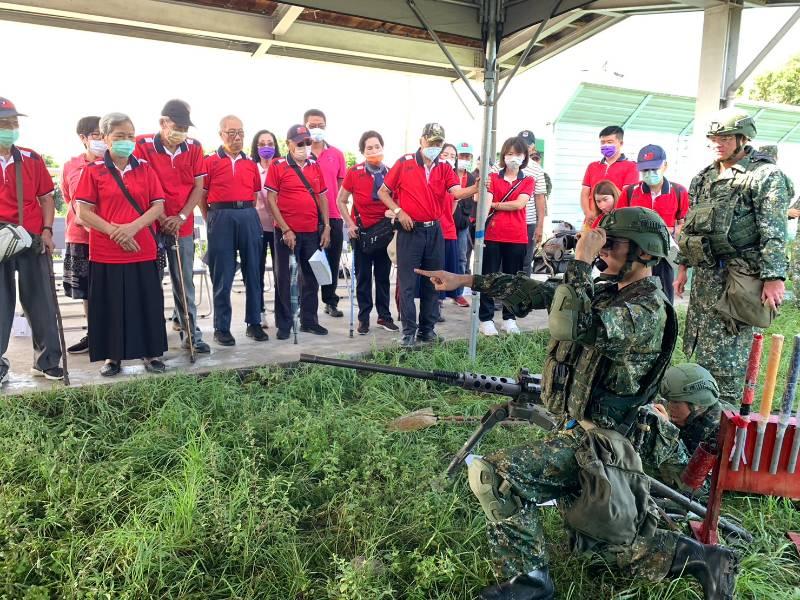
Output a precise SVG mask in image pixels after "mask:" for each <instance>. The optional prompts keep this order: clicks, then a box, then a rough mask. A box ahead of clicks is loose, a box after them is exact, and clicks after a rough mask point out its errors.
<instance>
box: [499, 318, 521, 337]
mask: <svg viewBox="0 0 800 600" xmlns="http://www.w3.org/2000/svg"><path fill="white" fill-rule="evenodd" d="M503 331H505V332H506V333H508V334H517V333H520V330H519V327H517V320H516V319H506V320H505V321H503Z"/></svg>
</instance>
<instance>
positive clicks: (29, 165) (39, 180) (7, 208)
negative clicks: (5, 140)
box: [0, 146, 53, 235]
mask: <svg viewBox="0 0 800 600" xmlns="http://www.w3.org/2000/svg"><path fill="white" fill-rule="evenodd" d="M18 159H19V160H22V226H23V227H24V228H25V229H26V230H27V231H28V232H29V233H34V234H36V235H41V234H42V227H43V226H44V215H43V214H42V207H41V206H39V198H41V197H42V196H46V195H47V194H49V193H50V192H52V191H53V178H52V177H50V173H49V172H48V171H47V166H45V164H44V161H43V160H42V157H41V156H39V155H38V154H36V152H34V151H33V150H30V149H28V148H22V147H21V146H11V156H10V157H9V159H8V162H7V163H6V164H5V165H4V166H3V165H2V163H0V223H12V224H13V225H17V224H19V209H18V207H17V168H16V166H14V162H15V161H17V160H18Z"/></svg>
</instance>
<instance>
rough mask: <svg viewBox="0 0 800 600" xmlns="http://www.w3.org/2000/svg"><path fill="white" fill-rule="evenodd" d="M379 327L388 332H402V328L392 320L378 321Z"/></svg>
mask: <svg viewBox="0 0 800 600" xmlns="http://www.w3.org/2000/svg"><path fill="white" fill-rule="evenodd" d="M378 325H379V326H380V327H383V328H384V329H385V330H386V331H400V328H399V327H398V326H397V325H396V324H395V322H394V321H392V320H391V319H378Z"/></svg>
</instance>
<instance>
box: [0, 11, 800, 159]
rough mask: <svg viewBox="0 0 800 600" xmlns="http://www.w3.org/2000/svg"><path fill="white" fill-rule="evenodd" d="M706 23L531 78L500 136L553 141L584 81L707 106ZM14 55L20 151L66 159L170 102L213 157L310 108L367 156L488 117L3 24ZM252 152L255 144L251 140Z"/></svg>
mask: <svg viewBox="0 0 800 600" xmlns="http://www.w3.org/2000/svg"><path fill="white" fill-rule="evenodd" d="M793 10H794V9H793V8H769V9H749V10H746V11H745V12H744V16H743V19H742V37H741V42H740V47H739V59H738V64H739V69H740V70H741V69H742V68H744V66H745V65H746V64H747V63H749V62H750V60H751V59H752V58H753V57H754V56H755V55H756V54H757V52H758V51H759V50H760V49H761V47H762V46H763V45H764V44H765V43H766V42H767V41H768V40H769V38H770V37H771V36H772V35H773V33H774V32H775V31H776V30H777V29H778V28H779V27H780V26H781V24H782V23H784V22H785V20H786V19H787V18H788V16H789V15H790V14H791V13H792V11H793ZM701 34H702V13H677V14H671V15H648V16H638V17H630V18H628V19H626V20H624V21H623V22H621V23H620V24H617V25H615V26H613V27H611V28H609V29H607V30H606V31H603V32H601V33H600V34H598V35H596V36H594V37H592V38H590V39H589V40H587V41H585V42H583V43H581V44H579V45H577V46H575V47H574V48H572V49H570V50H568V51H566V52H564V53H562V54H560V55H559V56H557V57H555V58H553V59H551V60H549V61H547V62H545V63H543V64H542V65H540V66H537V67H536V68H534V69H531V70H529V71H527V72H525V73H522V74H521V75H519V76H518V77H517V79H515V80H514V81H513V82H512V83H511V85H510V86H509V88H508V91H507V93H506V94H505V95H504V96H503V97H502V99H501V101H500V107H499V116H498V136H499V138H500V139H503V138H504V137H507V136H509V135H513V134H516V133H517V132H518V131H519V130H520V129H532V130H533V131H534V132H535V133H537V135H538V136H540V137H543V138H545V139H546V138H547V135H548V132H551V131H552V129H551V124H552V122H553V121H554V120H555V119H556V117H557V116H558V114H559V112H560V110H561V108H562V107H563V105H564V103H565V102H566V101H567V100H568V99H569V97H570V96H571V95H572V93H573V92H574V91H575V89H576V87H577V85H578V83H580V82H581V81H591V82H595V83H608V84H612V85H618V86H621V87H630V88H637V89H646V90H649V91H656V92H664V93H672V94H681V95H689V96H691V95H694V92H695V89H696V86H697V80H698V68H699V56H700V39H701ZM0 39H2V40H3V42H4V45H5V46H6V47H7V48H17V49H25V52H24V60H16V59H9V58H8V57H7V59H6V60H5V61H4V65H3V70H4V76H3V81H2V84H1V85H0V96H5V97H7V98H9V99H11V100H12V101H13V102H14V103H15V104H16V105H17V108H18V110H20V111H21V112H24V113H27V114H28V115H29V117H28V118H25V119H22V120H21V121H22V123H21V138H20V142H19V143H20V145H23V146H28V147H32V148H34V149H36V150H37V151H39V152H41V153H45V154H50V155H52V156H53V157H54V158H55V159H56V161H57V162H63V161H65V160H66V159H67V158H68V157H69V156H72V155H75V154H78V153H80V151H81V149H82V148H81V146H80V143H79V141H78V139H77V136H76V135H75V124H76V123H77V121H78V119H79V118H80V117H82V116H85V115H89V114H97V115H102V114H104V113H107V112H112V111H119V112H124V113H127V114H128V115H130V116H131V117H132V119H133V122H134V124H135V126H136V129H137V133H149V132H153V131H154V130H155V129H157V126H158V117H159V115H160V110H161V107H162V106H163V104H164V102H165V101H166V100H168V99H170V98H173V97H177V98H182V99H184V100H186V101H188V102H189V103H190V104H191V106H192V120H193V121H194V122H195V123H196V125H197V127H196V128H195V129H194V130H193V131H192V135H193V136H194V137H197V138H198V139H200V141H201V142H202V143H203V145H204V147H205V148H206V149H210V148H213V147H216V146H217V145H218V144H219V137H218V134H217V131H218V122H219V119H220V118H221V117H222V116H224V115H226V114H229V113H233V114H236V115H238V116H240V117H241V118H242V120H243V122H244V126H245V130H246V132H247V134H248V135H252V134H254V133H255V132H256V131H257V130H258V129H262V128H265V129H270V130H272V131H274V132H275V133H276V134H277V135H278V136H279V137H285V133H286V131H287V129H288V128H289V127H290V126H291V125H292V124H294V123H297V122H300V121H301V120H302V113H303V111H304V110H305V109H307V108H320V109H322V110H324V111H325V112H326V114H327V116H328V140H329V141H330V142H331V143H332V144H333V145H336V146H338V147H340V148H341V149H342V150H349V151H353V152H356V153H357V145H358V138H359V136H360V135H361V133H362V132H363V131H365V130H367V129H376V130H378V131H380V132H381V133H382V134H383V137H384V139H385V141H386V155H387V158H389V159H392V158H394V157H396V156H399V155H401V154H403V153H405V152H407V151H413V150H415V149H416V141H417V139H418V138H419V134H420V132H421V129H422V126H423V125H424V124H425V123H426V122H429V121H438V122H440V123H441V124H442V125H443V126H444V127H445V130H446V133H447V137H448V140H449V141H453V142H461V141H468V142H470V143H472V144H474V145H475V146H476V147H477V146H478V145H479V144H480V131H481V127H480V123H481V117H482V109H481V108H480V107H478V106H477V104H476V103H475V101H474V99H472V98H470V97H468V96H469V94H468V92H466V90H464V89H463V87H461V86H463V84H462V83H460V82H459V83H457V84H456V86H455V87H457V88H458V87H461V96H462V97H463V98H464V99H465V102H466V103H467V105H468V107H469V109H470V110H469V111H468V110H467V109H466V108H465V107H464V106H463V105H462V103H461V101H460V100H459V99H458V98H457V96H456V94H455V93H454V91H453V86H452V85H451V83H450V81H449V80H446V79H443V78H436V77H429V76H421V75H408V74H404V73H399V72H392V71H386V70H380V69H369V68H363V67H349V66H343V65H335V64H326V63H321V62H315V61H308V60H300V59H292V58H284V57H272V56H264V57H260V58H252V57H250V56H249V55H247V54H245V53H240V52H233V51H226V50H217V49H210V48H200V47H193V46H188V45H183V44H173V43H167V42H157V41H151V40H142V39H136V38H125V37H121V36H112V35H105V34H97V33H90V32H84V31H73V30H67V29H60V28H49V27H43V26H36V25H25V24H19V23H13V22H8V21H0ZM797 53H800V26H797V25H796V26H795V28H794V30H793V31H792V32H790V33H789V34H788V35H787V36H786V37H785V38H784V40H783V41H782V42H781V43H780V44H779V45H778V46H777V47H776V48H775V49H774V50H773V52H772V53H771V55H770V56H769V57H768V58H767V59H766V60H765V62H764V63H763V64H762V66H761V67H760V68H759V69H758V70H757V71H756V73H755V74H754V77H755V76H757V75H758V74H759V73H762V72H764V71H765V70H770V69H774V68H780V67H781V66H782V65H783V64H784V63H785V62H786V61H787V60H788V59H789V58H790V57H791V56H792V55H793V54H797ZM247 145H248V147H249V138H248V143H247Z"/></svg>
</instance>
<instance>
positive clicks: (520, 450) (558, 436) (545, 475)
mask: <svg viewBox="0 0 800 600" xmlns="http://www.w3.org/2000/svg"><path fill="white" fill-rule="evenodd" d="M582 438H583V435H582V431H581V430H580V429H579V428H577V430H573V431H570V432H565V431H561V432H557V433H551V434H549V435H548V436H546V437H545V438H544V439H543V440H541V441H539V442H537V443H534V444H528V445H525V446H520V447H517V448H509V449H503V450H500V451H498V452H495V453H493V454H490V455H489V456H485V457H483V458H484V460H485V461H486V462H488V463H490V464H491V465H492V466H494V468H495V470H496V472H497V474H498V476H499V477H501V478H502V479H504V480H505V481H507V482H508V483H509V484H510V486H511V492H512V494H513V495H514V497H515V499H517V500H518V501H519V504H520V510H519V511H518V512H517V513H516V514H514V515H512V516H510V517H507V518H505V519H502V520H501V521H497V522H492V521H490V522H488V524H487V533H488V536H489V547H490V548H491V553H492V562H493V563H494V569H495V573H496V574H497V576H498V577H499V578H503V579H510V578H511V577H513V576H515V575H519V574H520V573H528V572H530V571H533V570H534V569H538V568H540V567H542V566H544V565H546V564H547V556H546V552H545V542H544V531H543V529H542V524H541V521H540V518H539V508H538V507H537V506H536V505H537V503H542V502H546V501H548V500H555V499H559V498H566V497H568V496H570V495H574V494H577V493H578V492H579V491H580V483H579V480H578V474H579V471H580V469H579V467H578V463H577V462H576V460H575V452H576V450H577V449H578V448H579V447H580V445H581V442H582ZM678 537H679V536H678V534H676V533H673V532H667V531H662V530H657V531H656V532H655V534H654V535H653V536H650V537H639V538H637V539H636V540H635V541H634V543H633V544H631V545H629V546H624V547H621V546H613V547H612V546H608V545H600V546H598V547H596V548H593V552H596V553H598V554H600V555H601V556H603V558H605V559H606V561H607V562H609V563H612V564H613V563H616V564H617V565H618V566H619V567H620V568H626V569H628V570H629V571H630V572H631V573H632V574H634V575H638V576H641V577H646V578H648V579H650V580H652V581H659V580H661V579H663V578H664V576H665V575H666V574H667V571H668V570H669V567H670V566H671V565H672V560H673V557H674V554H675V544H676V542H677V539H678Z"/></svg>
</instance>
